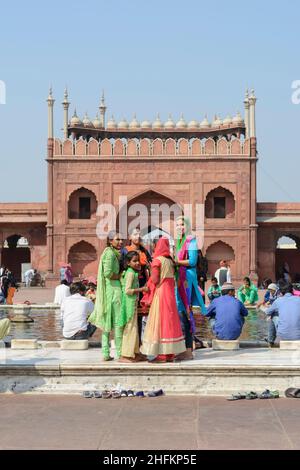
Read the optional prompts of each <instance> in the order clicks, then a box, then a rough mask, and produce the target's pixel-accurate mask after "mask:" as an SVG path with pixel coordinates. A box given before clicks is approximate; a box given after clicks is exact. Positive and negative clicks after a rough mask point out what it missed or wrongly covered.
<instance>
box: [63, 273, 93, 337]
mask: <svg viewBox="0 0 300 470" xmlns="http://www.w3.org/2000/svg"><path fill="white" fill-rule="evenodd" d="M85 291H86V288H85V286H84V284H83V283H82V282H74V283H73V284H71V286H70V292H71V295H70V296H69V297H66V298H65V299H64V300H63V302H62V304H61V307H60V313H61V319H62V322H63V336H64V338H65V339H71V340H79V339H88V338H90V337H91V336H92V335H93V334H94V333H95V331H96V329H97V327H96V326H94V325H92V324H91V323H89V322H88V320H87V319H88V317H89V316H90V314H91V313H92V312H93V310H94V307H95V306H94V303H93V302H92V301H91V300H89V299H87V298H86V297H85Z"/></svg>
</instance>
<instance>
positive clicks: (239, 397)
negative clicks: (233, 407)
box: [227, 393, 246, 401]
mask: <svg viewBox="0 0 300 470" xmlns="http://www.w3.org/2000/svg"><path fill="white" fill-rule="evenodd" d="M245 398H246V394H245V393H237V394H233V395H231V397H229V398H227V400H228V401H236V400H244V399H245Z"/></svg>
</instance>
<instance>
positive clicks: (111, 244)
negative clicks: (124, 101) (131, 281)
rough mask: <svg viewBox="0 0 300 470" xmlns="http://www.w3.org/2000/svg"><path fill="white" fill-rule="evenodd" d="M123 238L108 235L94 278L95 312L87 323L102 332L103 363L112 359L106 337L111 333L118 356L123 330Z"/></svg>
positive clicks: (117, 235) (111, 233) (118, 355)
mask: <svg viewBox="0 0 300 470" xmlns="http://www.w3.org/2000/svg"><path fill="white" fill-rule="evenodd" d="M121 248H122V239H121V236H120V234H119V233H116V232H110V233H109V235H108V238H107V247H106V248H105V250H104V251H103V253H102V255H101V258H100V263H99V269H98V279H97V294H96V302H95V309H94V312H93V313H92V315H91V317H90V319H89V320H90V322H91V323H93V324H94V325H96V326H97V327H98V328H101V330H102V353H103V359H104V360H105V361H110V360H113V358H112V357H111V356H110V347H109V336H110V332H111V331H114V338H115V345H116V356H117V358H119V357H120V356H121V348H122V330H123V329H122V327H121V319H120V315H121V301H122V289H121V283H120V250H121Z"/></svg>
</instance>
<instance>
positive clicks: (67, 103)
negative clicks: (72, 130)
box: [62, 88, 70, 140]
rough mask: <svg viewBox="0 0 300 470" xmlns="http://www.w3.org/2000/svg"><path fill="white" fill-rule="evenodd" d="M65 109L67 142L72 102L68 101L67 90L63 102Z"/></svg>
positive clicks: (65, 136)
mask: <svg viewBox="0 0 300 470" xmlns="http://www.w3.org/2000/svg"><path fill="white" fill-rule="evenodd" d="M62 105H63V108H64V139H65V140H66V139H67V138H68V137H69V136H68V124H69V106H70V102H69V101H68V90H67V88H66V89H65V94H64V100H63V102H62Z"/></svg>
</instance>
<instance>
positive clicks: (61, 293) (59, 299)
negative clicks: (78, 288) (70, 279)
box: [54, 281, 71, 305]
mask: <svg viewBox="0 0 300 470" xmlns="http://www.w3.org/2000/svg"><path fill="white" fill-rule="evenodd" d="M63 282H64V281H62V283H61V284H60V285H59V286H57V287H55V296H54V303H55V304H58V305H61V304H62V303H63V301H64V299H65V298H66V297H70V295H71V292H70V287H69V286H68V285H66V284H64V283H63Z"/></svg>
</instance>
